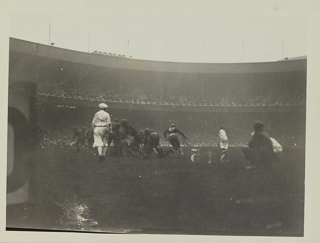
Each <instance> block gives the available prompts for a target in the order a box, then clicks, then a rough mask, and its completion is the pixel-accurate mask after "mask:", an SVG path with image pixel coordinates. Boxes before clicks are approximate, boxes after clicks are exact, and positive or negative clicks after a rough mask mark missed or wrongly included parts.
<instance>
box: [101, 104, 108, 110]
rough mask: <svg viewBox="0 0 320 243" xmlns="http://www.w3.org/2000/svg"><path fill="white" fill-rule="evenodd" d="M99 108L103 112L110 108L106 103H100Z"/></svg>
mask: <svg viewBox="0 0 320 243" xmlns="http://www.w3.org/2000/svg"><path fill="white" fill-rule="evenodd" d="M99 108H100V109H101V110H103V109H106V108H108V106H107V104H105V103H100V104H99Z"/></svg>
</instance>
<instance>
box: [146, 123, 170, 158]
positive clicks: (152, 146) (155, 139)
mask: <svg viewBox="0 0 320 243" xmlns="http://www.w3.org/2000/svg"><path fill="white" fill-rule="evenodd" d="M142 141H143V145H144V146H143V147H142V148H141V149H140V155H142V157H143V158H145V159H146V158H148V156H149V155H150V154H151V153H152V152H155V153H156V154H157V155H158V157H159V158H163V157H165V156H167V155H169V154H170V153H172V154H173V153H174V152H173V150H172V149H169V150H167V151H164V150H163V149H161V148H160V146H159V142H160V137H159V135H158V133H156V132H153V131H150V129H149V128H146V129H145V131H144V136H143V139H142Z"/></svg>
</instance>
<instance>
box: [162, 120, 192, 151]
mask: <svg viewBox="0 0 320 243" xmlns="http://www.w3.org/2000/svg"><path fill="white" fill-rule="evenodd" d="M177 133H179V134H180V135H181V136H182V137H183V138H184V139H187V137H186V136H185V135H184V134H183V133H182V132H181V131H180V130H179V129H178V128H176V125H175V124H174V123H172V124H171V126H170V127H169V128H168V129H167V130H165V131H164V133H163V135H164V137H165V138H167V137H168V140H169V142H170V143H171V145H172V147H173V148H174V149H175V150H178V149H179V150H180V153H181V155H182V156H183V157H184V153H183V150H182V148H181V146H180V141H179V138H178V135H177Z"/></svg>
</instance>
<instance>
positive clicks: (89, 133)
mask: <svg viewBox="0 0 320 243" xmlns="http://www.w3.org/2000/svg"><path fill="white" fill-rule="evenodd" d="M85 135H86V139H87V144H88V148H89V149H92V148H93V143H94V137H93V129H92V128H91V129H89V130H88V131H87V132H86V133H85Z"/></svg>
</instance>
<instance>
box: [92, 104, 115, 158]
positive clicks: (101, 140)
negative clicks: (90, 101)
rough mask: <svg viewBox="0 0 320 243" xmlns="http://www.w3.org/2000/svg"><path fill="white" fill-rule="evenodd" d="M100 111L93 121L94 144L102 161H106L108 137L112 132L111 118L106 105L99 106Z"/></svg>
mask: <svg viewBox="0 0 320 243" xmlns="http://www.w3.org/2000/svg"><path fill="white" fill-rule="evenodd" d="M99 108H100V111H98V112H97V113H96V114H95V115H94V117H93V120H92V128H93V136H94V144H93V147H94V148H97V149H98V153H99V158H100V161H103V160H105V156H106V152H107V148H108V135H109V133H110V132H111V129H112V125H111V118H110V115H109V113H108V112H106V109H107V108H108V106H107V105H106V104H105V103H101V104H99Z"/></svg>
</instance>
